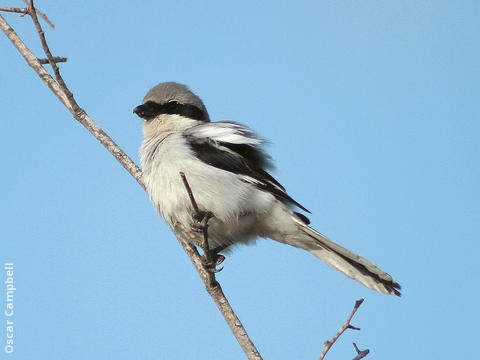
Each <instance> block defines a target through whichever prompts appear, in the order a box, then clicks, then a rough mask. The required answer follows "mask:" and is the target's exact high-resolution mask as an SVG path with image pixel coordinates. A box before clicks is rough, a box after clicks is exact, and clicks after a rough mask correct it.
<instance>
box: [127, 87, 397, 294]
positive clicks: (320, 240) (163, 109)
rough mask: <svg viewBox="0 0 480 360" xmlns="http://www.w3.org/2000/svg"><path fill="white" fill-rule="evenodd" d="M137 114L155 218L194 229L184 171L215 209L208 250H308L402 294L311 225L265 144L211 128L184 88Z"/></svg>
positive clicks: (207, 207) (154, 92)
mask: <svg viewBox="0 0 480 360" xmlns="http://www.w3.org/2000/svg"><path fill="white" fill-rule="evenodd" d="M133 112H134V113H135V114H137V115H138V116H139V117H141V118H142V119H143V133H144V136H145V139H144V140H143V142H142V145H141V148H140V155H141V162H142V169H143V179H144V181H145V186H146V189H147V192H148V194H149V196H150V198H151V200H152V202H153V204H154V205H155V207H156V209H157V210H158V212H159V213H160V214H161V215H162V217H163V218H164V219H165V221H166V222H167V223H168V224H169V225H170V226H171V227H173V226H174V224H175V223H176V222H180V223H181V224H183V225H191V224H193V222H194V220H193V214H194V209H193V207H192V204H191V201H190V199H189V196H188V193H187V191H186V188H185V186H184V183H183V182H182V178H181V177H180V175H179V173H180V172H183V173H185V176H186V178H187V179H188V183H189V185H190V187H191V189H192V192H193V195H194V197H195V200H196V202H197V203H198V207H199V209H200V210H201V211H210V212H212V213H213V215H214V217H213V218H212V219H210V221H209V227H208V240H209V245H210V248H211V249H218V251H221V250H222V249H226V248H227V247H229V246H230V245H233V244H237V243H248V242H250V241H252V240H253V239H255V238H256V237H257V236H260V237H264V238H270V239H273V240H276V241H279V242H281V243H285V244H288V245H292V246H295V247H297V248H300V249H304V250H307V251H308V252H310V253H311V254H312V255H314V256H316V257H318V258H319V259H320V260H322V261H324V262H325V263H326V264H328V265H329V266H331V267H333V268H334V269H336V270H338V271H340V272H341V273H343V274H345V275H346V276H348V277H350V278H352V279H354V280H356V281H358V282H360V283H361V284H363V285H365V286H366V287H368V288H370V289H373V290H376V291H378V292H380V293H384V294H390V295H398V296H400V285H399V284H398V283H396V282H395V281H394V280H393V279H392V277H391V276H390V275H389V274H387V273H386V272H384V271H382V270H381V269H379V268H378V267H377V266H375V265H374V264H373V263H371V262H370V261H368V260H367V259H365V258H363V257H361V256H359V255H357V254H355V253H353V252H351V251H350V250H347V249H345V248H344V247H342V246H340V245H338V244H336V243H334V242H333V241H331V240H330V239H328V238H326V237H325V236H323V235H322V234H320V233H319V232H317V231H316V230H314V229H312V228H311V227H310V226H308V224H309V223H310V221H309V220H308V219H307V217H306V216H305V215H302V214H300V213H298V212H295V211H294V210H292V208H293V207H297V208H300V209H302V210H304V211H308V210H307V209H305V208H304V207H303V206H302V205H300V204H299V203H298V202H296V201H295V200H294V199H292V198H291V197H290V195H288V194H287V192H286V191H285V188H284V187H283V186H282V185H281V184H280V183H279V182H278V181H277V180H275V179H274V178H273V177H272V176H271V175H270V174H269V173H268V172H267V170H268V169H271V168H272V163H271V160H270V157H269V156H268V155H267V154H266V153H265V151H264V149H263V145H264V142H265V141H264V140H262V139H261V138H260V137H258V135H257V134H255V132H253V131H252V130H251V129H249V128H248V127H246V126H244V125H241V124H239V123H236V122H231V121H219V122H210V118H209V115H208V112H207V109H206V108H205V105H204V104H203V102H202V100H200V98H199V97H198V96H197V95H195V94H194V93H193V92H191V91H190V90H189V89H188V88H187V87H186V86H185V85H181V84H178V83H175V82H165V83H161V84H159V85H157V86H155V87H153V88H152V89H150V91H149V92H148V93H147V95H146V96H145V98H144V99H143V102H142V105H139V106H137V107H136V108H135V109H134V110H133Z"/></svg>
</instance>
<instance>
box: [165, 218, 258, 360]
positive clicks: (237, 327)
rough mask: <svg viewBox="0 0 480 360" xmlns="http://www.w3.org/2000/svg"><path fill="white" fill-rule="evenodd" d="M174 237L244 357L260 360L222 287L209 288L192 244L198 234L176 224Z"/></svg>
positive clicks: (206, 277)
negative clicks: (186, 255)
mask: <svg viewBox="0 0 480 360" xmlns="http://www.w3.org/2000/svg"><path fill="white" fill-rule="evenodd" d="M173 231H174V233H175V236H176V237H177V239H178V241H179V242H180V244H181V245H182V247H183V249H184V250H185V252H186V253H187V254H188V256H189V258H190V260H191V261H192V263H193V265H194V266H195V269H196V270H197V272H198V274H199V275H200V278H201V279H202V281H203V283H204V284H205V288H206V290H207V292H208V293H209V294H210V296H211V297H212V299H213V300H214V301H215V304H216V305H217V307H218V309H219V310H220V312H221V313H222V315H223V318H224V319H225V321H226V322H227V324H228V326H229V327H230V330H231V331H232V333H233V334H234V336H235V338H236V339H237V341H238V343H239V344H240V346H241V347H242V349H243V352H244V353H245V355H247V358H248V359H250V360H261V359H262V356H261V355H260V353H259V352H258V350H257V348H256V347H255V344H254V343H253V342H252V340H251V339H250V337H249V336H248V334H247V332H246V330H245V328H244V327H243V325H242V322H241V321H240V319H239V318H238V317H237V315H236V314H235V312H234V311H233V309H232V307H231V305H230V303H229V302H228V300H227V298H226V296H225V294H224V293H223V290H222V287H221V286H220V284H219V283H218V282H216V285H215V286H209V276H210V272H209V271H207V270H206V269H205V267H204V266H203V262H202V258H201V256H200V254H199V253H198V251H197V249H196V248H195V246H194V245H193V244H192V243H194V244H196V243H198V242H199V241H201V240H200V239H199V237H200V234H199V233H194V232H193V231H191V230H190V229H187V228H185V227H184V226H183V225H182V224H180V223H177V224H175V227H174V228H173Z"/></svg>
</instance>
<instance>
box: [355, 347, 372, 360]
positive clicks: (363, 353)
mask: <svg viewBox="0 0 480 360" xmlns="http://www.w3.org/2000/svg"><path fill="white" fill-rule="evenodd" d="M353 347H354V348H355V350H356V351H357V356H355V357H354V358H353V360H361V359H363V358H364V357H365V356H367V355H368V354H369V353H370V350H369V349H365V350H360V349H359V348H358V346H357V344H355V343H353Z"/></svg>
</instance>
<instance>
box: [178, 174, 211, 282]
mask: <svg viewBox="0 0 480 360" xmlns="http://www.w3.org/2000/svg"><path fill="white" fill-rule="evenodd" d="M180 177H181V178H182V181H183V185H184V186H185V189H186V190H187V193H188V197H189V198H190V202H191V203H192V206H193V210H194V211H195V214H194V218H196V219H197V220H200V227H201V230H202V233H203V239H202V241H201V243H200V246H201V247H202V249H203V256H204V259H205V263H206V264H211V263H212V262H213V259H212V254H211V252H210V246H209V244H208V221H209V220H210V219H211V218H212V217H213V214H212V213H211V212H205V213H202V212H201V211H200V209H199V208H198V204H197V201H196V200H195V197H194V196H193V191H192V188H191V187H190V184H189V183H188V180H187V177H186V176H185V173H184V172H183V171H180ZM207 272H208V273H209V275H208V285H209V286H210V287H214V286H217V284H218V283H217V280H216V279H215V271H207Z"/></svg>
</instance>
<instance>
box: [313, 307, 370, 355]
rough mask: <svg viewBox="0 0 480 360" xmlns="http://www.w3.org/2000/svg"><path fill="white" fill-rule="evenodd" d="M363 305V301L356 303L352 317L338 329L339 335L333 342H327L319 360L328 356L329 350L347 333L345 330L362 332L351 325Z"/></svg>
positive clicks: (334, 337)
mask: <svg viewBox="0 0 480 360" xmlns="http://www.w3.org/2000/svg"><path fill="white" fill-rule="evenodd" d="M362 303H363V299H360V300H357V301H355V306H354V307H353V310H352V312H351V313H350V316H349V317H348V319H347V320H346V321H345V323H344V324H343V325H342V326H341V327H340V329H338V331H337V333H336V334H335V335H334V336H333V338H332V340H327V341H325V346H324V348H323V351H322V354H321V355H320V357H319V358H318V359H319V360H323V359H324V358H325V355H327V352H328V350H330V348H331V347H332V346H333V344H335V342H336V341H337V340H338V338H339V337H340V336H341V335H342V334H343V333H344V332H345V330H347V329H352V330H360V328H357V327H355V326H352V325H350V321H352V318H353V316H354V315H355V313H356V312H357V310H358V308H359V307H360V305H362Z"/></svg>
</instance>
